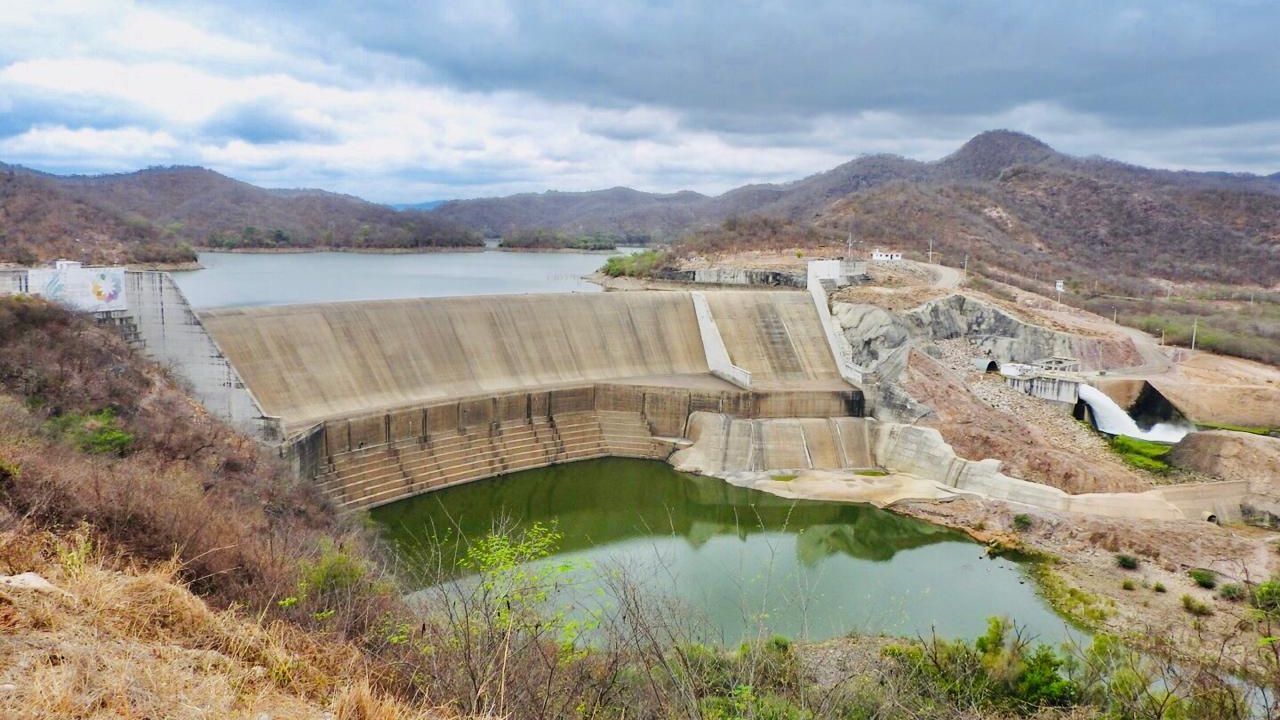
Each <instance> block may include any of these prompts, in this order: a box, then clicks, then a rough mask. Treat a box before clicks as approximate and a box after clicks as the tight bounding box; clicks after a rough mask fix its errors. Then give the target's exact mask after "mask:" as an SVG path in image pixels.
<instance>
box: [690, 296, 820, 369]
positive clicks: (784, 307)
mask: <svg viewBox="0 0 1280 720" xmlns="http://www.w3.org/2000/svg"><path fill="white" fill-rule="evenodd" d="M707 302H708V303H709V304H710V306H711V313H712V315H714V316H715V319H716V325H717V326H718V327H719V329H720V334H721V336H722V337H723V338H724V342H725V346H726V347H727V348H728V349H729V357H730V359H732V360H733V362H734V364H735V365H739V366H741V367H743V368H746V369H747V370H748V371H750V372H751V379H752V383H753V384H756V385H758V386H760V387H762V388H765V387H791V388H795V387H801V386H803V387H808V388H823V387H825V388H832V387H839V386H842V385H844V382H843V381H842V380H841V379H840V371H839V370H838V369H837V368H836V364H835V358H834V357H833V356H832V354H831V350H830V348H829V347H828V346H827V340H826V335H825V334H824V331H823V328H822V324H821V322H819V320H818V317H817V313H816V311H815V310H814V305H813V301H812V299H811V298H810V297H809V295H808V294H806V293H789V292H747V291H726V292H716V293H708V294H707Z"/></svg>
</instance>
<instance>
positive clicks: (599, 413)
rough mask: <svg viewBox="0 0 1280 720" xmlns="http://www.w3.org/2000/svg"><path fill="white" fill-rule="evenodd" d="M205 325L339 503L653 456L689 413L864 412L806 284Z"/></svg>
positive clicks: (293, 451) (207, 318) (666, 450)
mask: <svg viewBox="0 0 1280 720" xmlns="http://www.w3.org/2000/svg"><path fill="white" fill-rule="evenodd" d="M200 321H201V323H202V324H203V326H204V328H205V329H206V331H207V332H208V333H209V335H210V337H211V338H212V340H213V342H214V343H215V344H216V346H217V348H218V349H219V350H220V352H221V353H223V354H224V355H225V357H226V358H227V360H228V361H229V362H230V364H231V365H232V366H233V367H234V368H235V370H236V372H237V373H238V375H239V377H240V378H241V380H242V381H243V383H244V385H245V387H246V388H247V390H248V392H249V393H250V394H251V395H252V396H253V398H254V400H255V401H256V402H257V404H258V405H259V407H260V409H261V411H262V413H263V415H265V416H267V417H269V418H272V419H273V422H275V423H278V426H279V427H280V429H281V434H282V436H283V437H284V445H283V448H284V454H285V455H286V456H287V457H289V458H290V459H291V460H292V461H293V462H294V464H295V465H296V466H297V467H298V469H299V471H300V472H301V473H302V474H303V475H304V476H310V477H316V478H317V479H318V480H319V482H320V483H321V485H322V487H323V488H324V489H325V490H326V491H327V492H329V493H330V494H331V495H332V496H333V497H334V498H335V500H336V501H338V502H339V503H340V504H342V505H344V506H347V507H352V508H365V507H373V506H377V505H381V504H385V503H389V502H393V501H395V500H398V499H401V498H404V497H409V496H411V495H415V494H418V493H421V492H425V491H428V490H432V489H435V488H439V487H443V486H447V485H453V484H457V483H461V482H467V481H471V480H477V479H480V478H484V477H490V476H494V475H500V474H505V473H508V472H513V471H516V470H522V469H527V468H533V467H540V466H544V465H549V464H553V463H559V462H569V461H573V460H580V459H588V458H595V457H602V456H608V455H613V456H623V457H640V458H654V459H663V458H666V457H667V456H668V455H670V454H671V452H672V451H673V450H675V449H676V448H677V447H678V446H680V445H681V444H682V443H684V442H685V441H684V440H683V438H685V437H687V435H688V423H689V417H690V416H691V415H692V414H693V413H696V412H712V413H723V414H726V415H730V416H734V417H740V418H829V417H858V416H862V415H863V414H864V407H863V395H862V392H861V391H860V390H859V389H858V388H856V387H854V386H852V385H850V384H849V383H848V382H846V381H845V380H843V379H842V375H841V371H840V368H839V367H838V365H837V362H838V361H837V359H836V358H835V357H834V355H833V354H832V353H831V351H830V349H829V345H828V341H827V337H826V334H825V332H826V330H825V329H824V326H823V322H822V317H821V315H820V311H819V309H818V308H817V307H816V305H815V302H814V300H813V298H812V297H811V295H810V294H809V293H802V292H779V291H731V292H709V293H706V294H705V295H704V294H703V293H698V292H627V293H601V294H566V295H523V296H520V295H502V296H482V297H459V298H437V299H415V300H393V301H377V302H352V303H330V304H321V305H292V306H278V307H262V308H243V309H227V310H216V311H210V312H205V313H201V315H200Z"/></svg>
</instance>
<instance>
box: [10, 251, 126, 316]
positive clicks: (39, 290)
mask: <svg viewBox="0 0 1280 720" xmlns="http://www.w3.org/2000/svg"><path fill="white" fill-rule="evenodd" d="M26 289H27V292H28V293H30V294H32V295H39V296H41V297H44V298H47V299H49V300H52V301H54V302H58V303H62V304H63V305H68V306H70V307H73V308H75V309H77V310H83V311H85V312H95V313H97V312H112V311H119V310H124V309H126V308H127V307H128V305H127V303H126V302H125V293H124V269H123V268H100V267H99V268H87V267H83V266H81V265H80V263H78V262H70V261H66V260H59V261H58V263H57V264H56V265H55V266H54V267H51V268H33V269H31V270H28V271H27V280H26Z"/></svg>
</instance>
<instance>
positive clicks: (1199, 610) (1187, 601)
mask: <svg viewBox="0 0 1280 720" xmlns="http://www.w3.org/2000/svg"><path fill="white" fill-rule="evenodd" d="M1182 609H1183V610H1186V611H1187V612H1189V613H1191V614H1192V615H1195V616H1196V617H1205V616H1207V615H1212V614H1213V608H1211V607H1209V604H1208V603H1204V602H1201V601H1199V600H1197V599H1195V598H1193V597H1191V596H1190V595H1183V596H1182Z"/></svg>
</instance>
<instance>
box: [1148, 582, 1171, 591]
mask: <svg viewBox="0 0 1280 720" xmlns="http://www.w3.org/2000/svg"><path fill="white" fill-rule="evenodd" d="M1152 590H1155V591H1156V592H1158V593H1162V592H1169V588H1166V587H1165V586H1164V583H1162V582H1157V583H1156V584H1155V585H1154V586H1153V587H1152Z"/></svg>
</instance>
